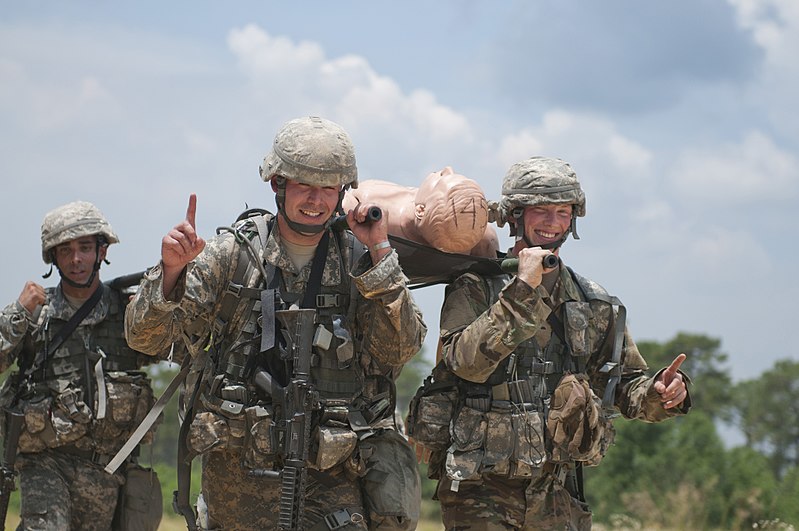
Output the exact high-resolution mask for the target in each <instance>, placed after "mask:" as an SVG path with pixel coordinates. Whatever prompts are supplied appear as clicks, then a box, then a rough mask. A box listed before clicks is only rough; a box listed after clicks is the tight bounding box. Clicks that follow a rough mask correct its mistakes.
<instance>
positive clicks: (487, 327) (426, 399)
mask: <svg viewBox="0 0 799 531" xmlns="http://www.w3.org/2000/svg"><path fill="white" fill-rule="evenodd" d="M500 208H501V213H502V215H503V217H504V221H507V222H509V223H510V227H511V235H513V236H516V244H515V246H514V247H513V249H512V250H511V252H510V254H511V255H513V256H516V257H517V258H518V272H517V274H516V275H515V276H510V275H508V276H506V277H499V278H488V277H485V278H483V277H480V276H477V275H475V274H473V273H467V274H464V275H462V276H461V277H459V278H458V279H457V280H455V281H454V282H453V283H452V284H451V285H449V286H448V287H447V289H446V295H445V301H444V305H443V307H442V310H441V340H442V343H443V350H442V362H441V363H439V365H438V366H437V367H436V368H435V369H434V372H433V374H432V376H431V377H430V378H429V379H428V380H427V381H426V383H425V385H424V386H423V387H422V388H421V389H420V391H419V393H417V397H416V398H415V399H414V404H413V405H412V409H411V415H410V418H409V431H410V433H411V435H412V436H413V437H414V438H415V439H416V440H417V441H419V442H420V443H422V444H424V445H425V446H427V447H428V448H430V449H432V450H433V452H432V457H431V464H430V471H431V476H432V477H434V478H436V479H439V480H440V481H439V484H438V488H437V498H438V500H439V501H440V502H441V507H442V513H443V520H444V525H445V527H446V528H447V529H448V530H458V531H461V530H469V529H471V530H476V529H480V530H507V529H589V528H590V527H591V513H590V510H589V508H588V505H587V504H586V503H585V499H584V497H583V492H582V467H583V466H592V465H595V464H597V463H598V462H599V460H601V458H602V456H603V455H604V452H605V450H606V449H607V446H608V445H609V444H610V443H611V442H612V434H613V431H612V425H611V424H610V422H609V418H610V417H611V416H613V415H615V414H617V413H616V412H618V413H621V414H622V415H623V416H624V417H626V418H630V419H639V420H643V421H646V422H658V421H661V420H664V419H667V418H669V417H673V416H676V415H681V414H684V413H686V412H687V411H688V409H689V407H690V400H689V398H688V393H687V389H686V385H685V382H686V381H687V379H686V378H685V377H684V376H683V375H682V373H680V372H679V370H678V367H679V364H680V363H682V360H683V359H684V358H685V356H684V355H682V354H681V355H680V356H678V357H677V359H676V360H675V362H674V363H673V364H672V365H671V366H670V367H669V368H668V369H665V370H663V371H661V372H659V373H657V375H656V376H654V377H652V376H647V375H646V374H645V371H646V370H647V365H646V363H645V361H644V360H643V358H642V357H641V355H640V354H639V352H638V349H637V347H636V345H635V343H634V342H633V340H632V338H631V337H630V334H629V333H628V331H627V330H626V327H625V326H624V324H623V323H624V316H625V313H626V310H624V308H623V306H622V305H621V303H620V302H619V301H618V299H616V298H615V297H612V296H610V295H608V294H607V292H606V291H605V290H604V289H602V287H601V286H599V285H598V284H596V283H594V282H592V281H590V280H588V279H585V278H584V277H581V276H579V275H577V274H576V273H574V272H573V271H572V270H571V269H569V268H567V267H566V266H565V265H564V264H563V262H562V261H560V260H556V262H557V264H556V265H555V266H554V267H551V268H549V269H545V268H544V265H543V260H544V257H545V256H546V255H549V254H550V253H552V254H555V255H557V254H558V251H559V248H560V246H561V244H562V243H563V242H564V241H565V240H566V238H567V237H568V235H569V234H574V235H575V238H577V234H576V231H575V229H576V218H577V217H580V216H584V215H585V196H584V194H583V191H582V189H581V187H580V183H579V181H578V180H577V176H576V174H575V173H574V171H573V170H572V168H571V167H570V166H569V165H568V164H567V163H565V162H563V161H561V160H558V159H550V158H540V157H534V158H531V159H528V160H524V161H522V162H519V163H517V164H514V165H513V166H512V167H511V168H510V170H509V171H508V173H507V174H506V176H505V179H504V182H503V186H502V200H501V204H500ZM600 397H602V398H600Z"/></svg>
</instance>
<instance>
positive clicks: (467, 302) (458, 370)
mask: <svg viewBox="0 0 799 531" xmlns="http://www.w3.org/2000/svg"><path fill="white" fill-rule="evenodd" d="M599 289H601V288H599ZM490 293H491V290H490V289H488V286H487V284H486V283H485V282H484V280H483V279H481V278H480V277H478V276H477V275H474V274H465V275H463V276H461V277H460V278H458V279H457V280H456V281H455V282H454V283H452V284H451V285H450V286H449V287H448V288H447V291H446V297H445V301H444V305H443V307H442V311H441V340H442V343H443V350H442V356H443V359H444V360H445V363H446V366H447V367H448V368H449V370H450V371H452V373H454V374H455V375H456V376H458V377H460V378H462V379H464V380H467V381H471V382H485V381H486V380H488V379H489V377H491V376H492V374H493V373H494V372H495V371H497V370H498V367H499V366H500V364H501V363H502V361H503V360H505V359H506V358H507V357H508V356H509V355H510V354H511V353H512V352H513V351H514V350H515V349H516V348H517V347H519V345H520V344H522V343H523V342H524V341H526V340H528V339H530V338H533V337H534V338H535V339H536V341H537V342H538V343H539V345H540V346H541V347H542V348H543V347H544V346H545V345H546V344H547V343H548V342H549V339H550V337H551V335H552V333H553V331H552V327H551V324H550V321H551V320H550V314H554V315H555V317H556V318H557V319H558V320H559V321H560V322H561V323H565V322H566V321H567V319H568V316H566V315H565V313H566V312H565V303H569V302H578V301H585V296H584V295H583V293H582V291H581V289H580V287H579V286H578V285H577V283H576V282H575V280H574V278H572V276H571V274H570V273H569V270H568V269H567V268H566V267H563V266H561V268H560V270H559V273H558V277H557V279H556V281H555V284H554V287H553V290H552V293H551V294H550V293H547V291H546V289H545V288H544V287H543V286H539V287H537V288H535V289H533V288H531V287H530V286H529V285H527V284H526V283H524V282H523V281H521V280H519V279H518V278H515V277H512V278H510V279H509V281H508V282H507V284H506V285H505V287H504V288H503V289H502V290H501V291H500V292H499V294H498V297H496V298H495V299H494V300H491V295H490ZM588 304H589V305H590V311H589V313H590V315H591V318H590V319H589V320H588V326H587V329H586V331H585V336H584V338H583V345H582V348H583V349H584V350H585V352H584V353H583V354H584V356H587V357H585V362H584V367H581V368H577V370H573V371H572V372H584V373H585V374H587V376H588V377H589V379H590V382H591V387H592V388H593V390H594V392H595V393H596V394H597V396H599V397H602V396H603V394H604V391H605V386H606V384H607V375H605V374H603V373H600V368H602V366H603V365H604V364H605V363H606V362H608V361H610V359H611V355H612V349H613V337H614V320H615V314H614V311H613V307H612V306H611V305H610V304H608V303H606V302H603V301H599V300H592V301H590V302H589V303H588ZM621 364H622V379H621V382H620V383H619V385H618V387H617V388H616V395H615V406H616V407H617V408H618V410H619V412H620V413H621V414H622V415H623V416H624V417H626V418H631V419H641V420H645V421H648V422H658V421H661V420H664V419H666V418H668V417H672V416H675V415H679V414H683V413H685V412H686V411H687V408H688V407H689V405H690V401H688V400H686V402H685V403H684V404H683V408H680V409H678V408H673V409H669V410H666V409H664V408H663V406H662V405H661V402H660V398H659V395H658V393H657V392H656V391H655V389H654V387H653V384H654V378H653V377H650V376H648V375H647V374H646V371H647V369H648V367H647V364H646V362H645V361H644V359H643V357H642V356H641V354H640V353H639V352H638V348H637V347H636V345H635V342H634V341H633V339H632V337H631V336H630V333H629V330H627V329H625V332H624V344H623V348H622V354H621ZM550 391H551V389H550Z"/></svg>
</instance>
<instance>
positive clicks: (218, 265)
mask: <svg viewBox="0 0 799 531" xmlns="http://www.w3.org/2000/svg"><path fill="white" fill-rule="evenodd" d="M341 252H342V251H341V250H340V249H339V248H338V244H337V239H336V238H331V240H330V247H329V249H328V255H327V257H326V261H325V266H324V269H323V273H322V279H321V283H322V285H323V286H336V285H338V284H340V283H342V282H343V281H344V275H347V274H349V273H348V272H347V271H343V270H342V267H341V257H340V253H341ZM239 257H240V253H239V244H238V243H237V242H236V241H235V238H234V236H233V235H232V234H230V233H222V234H221V235H219V236H217V237H215V238H212V239H211V240H210V241H209V242H208V243H207V244H206V247H205V249H204V250H203V252H202V254H200V255H199V256H198V257H197V259H196V260H195V261H194V262H193V263H191V264H189V266H188V268H187V270H186V271H185V272H184V274H183V275H182V276H181V278H180V279H179V280H178V284H177V286H176V288H175V290H174V291H173V293H170V294H168V297H164V295H163V291H162V285H163V284H162V275H161V268H160V266H156V267H155V268H153V269H152V270H150V271H149V272H148V273H147V274H146V275H145V277H144V281H143V282H142V284H141V286H140V289H139V291H138V293H137V295H136V297H135V298H134V300H133V301H132V302H131V304H130V306H129V307H128V312H127V314H126V332H127V337H128V341H129V342H130V344H131V345H132V346H134V348H137V349H143V350H145V351H147V352H159V351H161V350H163V349H164V348H166V347H168V346H169V345H171V344H172V342H174V341H179V340H181V339H185V340H186V344H187V347H188V350H189V352H190V353H191V354H192V355H193V356H195V357H200V356H202V355H203V354H204V351H203V348H204V347H205V346H206V345H207V343H208V336H207V333H208V331H209V330H211V328H212V324H213V323H214V319H215V318H216V316H217V314H218V313H219V311H220V305H221V301H222V299H223V293H224V291H225V290H226V288H227V286H228V283H229V282H230V280H231V278H232V276H233V273H234V271H235V270H236V267H237V263H238V259H239ZM263 257H264V260H265V261H266V262H267V263H269V264H272V265H273V266H275V267H276V268H280V269H281V270H282V273H283V280H284V282H285V289H286V290H287V291H288V292H291V293H304V291H305V289H306V285H307V283H308V278H309V274H310V269H311V264H310V263H309V264H306V265H305V266H304V267H303V268H302V269H299V270H298V269H297V268H296V266H295V265H294V263H293V262H292V260H291V259H290V257H289V256H288V254H287V253H286V251H285V250H284V248H283V246H282V245H281V243H280V234H279V229H278V228H277V227H275V228H274V229H273V230H272V231H271V232H270V234H269V237H268V239H267V242H266V245H265V247H264V249H263ZM352 275H353V278H352V282H353V283H354V285H355V287H356V288H357V293H356V294H355V300H353V303H354V304H357V312H356V314H355V319H354V321H355V322H354V323H350V325H349V326H350V327H351V329H350V330H349V332H350V335H351V337H352V338H353V339H354V351H355V352H356V353H357V354H358V355H359V356H360V360H359V363H360V366H361V367H363V370H364V372H365V373H366V374H378V373H379V374H384V375H385V374H387V375H389V376H391V377H392V378H394V377H396V376H397V375H398V374H399V370H400V368H401V367H402V365H403V364H404V363H405V362H407V361H408V360H409V359H410V358H411V357H412V356H414V355H415V354H416V353H417V352H418V351H419V349H420V348H421V345H422V342H423V340H424V335H425V333H426V327H425V325H424V323H423V321H422V319H421V313H420V312H419V310H418V308H417V307H416V305H415V303H414V302H413V299H412V298H411V295H410V292H409V291H408V289H407V288H406V282H407V279H406V278H405V276H404V275H403V273H402V270H401V269H400V266H399V262H398V260H397V254H396V252H395V251H392V252H391V253H389V254H388V255H386V256H385V257H384V258H383V259H382V260H381V261H380V262H379V263H378V264H375V265H372V263H371V259H370V258H369V255H368V254H365V255H364V256H363V257H362V258H361V261H360V262H358V263H357V264H356V265H355V267H354V271H353V272H352ZM256 277H258V275H256ZM260 283H261V279H260V278H250V279H247V284H248V285H247V287H259V286H260ZM245 306H246V305H244V304H240V305H239V306H238V307H237V308H236V310H234V312H233V314H232V317H231V319H230V322H229V325H228V328H227V334H228V335H229V336H230V337H234V338H235V337H238V336H239V334H240V333H241V330H242V328H243V327H244V326H246V325H247V322H248V319H249V314H248V312H247V309H246V307H245ZM194 330H200V331H202V332H201V333H198V334H193V332H192V331H194ZM199 414H200V415H201V414H202V411H200V412H199ZM215 448H216V449H214V450H212V451H210V452H209V453H206V454H204V457H203V462H204V466H203V487H202V491H203V499H204V501H205V504H206V505H207V507H208V516H209V518H210V520H211V522H212V524H214V525H218V526H221V527H223V528H224V529H253V528H265V529H270V528H275V526H274V522H275V518H277V514H278V510H277V508H276V507H277V498H278V496H279V490H280V489H279V483H278V482H276V481H270V480H267V479H264V478H255V477H252V476H250V475H248V473H247V472H248V469H247V468H245V467H243V466H242V464H241V461H240V459H239V458H238V457H231V456H232V455H234V454H230V455H228V453H229V452H227V451H222V450H221V449H219V448H218V447H215ZM223 456H227V458H224V457H223ZM340 469H341V467H340V466H336V467H333V468H332V469H331V470H330V471H326V472H324V473H319V474H317V473H314V477H317V478H322V479H321V480H320V481H321V483H320V484H319V485H315V484H313V483H311V485H310V486H309V489H310V490H309V491H308V495H307V498H306V503H307V504H308V513H307V515H306V516H307V518H308V519H309V520H313V519H314V518H316V517H321V516H323V515H325V514H328V513H330V512H332V511H334V510H337V509H340V508H342V505H343V504H346V505H345V507H355V508H357V509H358V510H359V511H360V513H359V514H361V515H363V514H364V513H363V501H362V500H361V494H360V490H359V481H358V479H357V477H356V475H354V474H351V475H340V474H339V473H337V471H340ZM233 478H237V479H233ZM328 482H330V483H331V485H333V487H332V488H331V487H328V486H327V484H328ZM417 503H418V502H417ZM256 522H269V523H267V524H264V525H258V524H256ZM361 525H364V524H361ZM355 528H358V527H355ZM363 528H365V527H363Z"/></svg>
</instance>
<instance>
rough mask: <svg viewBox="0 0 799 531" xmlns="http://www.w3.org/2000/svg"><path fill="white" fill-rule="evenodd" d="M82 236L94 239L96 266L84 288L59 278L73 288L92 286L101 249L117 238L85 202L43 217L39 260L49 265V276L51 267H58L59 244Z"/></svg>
mask: <svg viewBox="0 0 799 531" xmlns="http://www.w3.org/2000/svg"><path fill="white" fill-rule="evenodd" d="M84 236H95V237H96V238H97V256H98V260H97V261H96V262H95V266H94V268H95V272H94V274H92V276H91V278H90V279H89V281H88V283H87V284H86V285H80V284H76V283H74V282H72V281H71V280H69V279H68V278H67V277H65V276H64V275H63V273H62V274H61V277H62V279H63V280H65V281H67V282H68V283H69V284H72V285H74V286H75V287H87V286H88V285H90V284H91V282H92V281H93V280H94V275H95V274H96V272H97V270H98V269H100V260H99V254H100V247H101V246H103V245H110V244H112V243H119V238H118V237H117V235H116V233H115V232H114V229H113V228H112V227H111V224H110V223H108V220H107V219H106V218H105V216H104V215H103V213H102V212H100V210H99V209H98V208H97V207H96V206H94V205H93V204H91V203H88V202H86V201H73V202H72V203H67V204H66V205H62V206H60V207H57V208H55V209H53V210H51V211H50V212H48V213H47V214H45V216H44V220H43V221H42V260H44V263H45V264H51V270H50V272H52V265H53V264H55V266H56V267H58V264H57V263H56V261H55V256H54V250H55V248H56V247H57V246H59V245H61V244H62V243H66V242H69V241H72V240H75V239H77V238H82V237H84ZM60 272H61V271H60V269H59V273H60ZM49 276H50V273H47V274H46V275H44V277H45V278H47V277H49Z"/></svg>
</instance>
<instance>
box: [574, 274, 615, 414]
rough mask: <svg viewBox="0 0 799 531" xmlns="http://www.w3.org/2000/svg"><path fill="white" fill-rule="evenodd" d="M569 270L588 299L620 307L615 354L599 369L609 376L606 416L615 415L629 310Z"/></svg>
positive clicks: (604, 407) (605, 395)
mask: <svg viewBox="0 0 799 531" xmlns="http://www.w3.org/2000/svg"><path fill="white" fill-rule="evenodd" d="M567 269H568V270H569V273H570V274H571V276H572V278H573V279H574V280H575V282H577V285H578V286H579V287H580V290H581V291H582V292H583V295H585V297H586V299H589V300H590V299H596V300H601V301H604V302H606V303H608V304H611V305H613V306H617V307H618V309H617V310H616V322H615V323H614V334H613V353H612V355H611V357H610V361H608V362H607V363H605V364H604V365H603V366H602V368H601V369H599V372H601V373H603V374H607V375H608V384H607V386H606V387H605V394H604V395H603V396H602V409H604V410H605V414H606V415H614V414H615V409H614V402H615V399H616V386H617V385H618V384H619V382H620V381H621V349H622V345H623V344H624V330H625V328H626V327H627V308H625V307H624V304H622V302H621V300H619V298H618V297H614V296H613V295H610V294H609V293H608V292H607V291H606V290H605V288H603V287H602V286H600V285H599V284H597V283H596V282H593V281H591V280H588V279H587V278H585V277H583V276H580V275H578V274H577V273H575V272H574V270H573V269H571V268H567Z"/></svg>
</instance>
